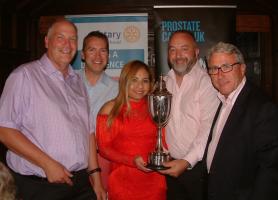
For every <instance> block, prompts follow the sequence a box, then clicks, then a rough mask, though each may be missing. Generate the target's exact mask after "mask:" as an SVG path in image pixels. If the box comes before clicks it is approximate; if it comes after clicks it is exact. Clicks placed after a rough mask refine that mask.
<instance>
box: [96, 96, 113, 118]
mask: <svg viewBox="0 0 278 200" xmlns="http://www.w3.org/2000/svg"><path fill="white" fill-rule="evenodd" d="M114 105H115V100H114V99H113V100H110V101H108V102H106V103H105V104H104V105H103V106H102V107H101V109H100V110H99V114H101V115H109V114H110V112H111V110H112V108H113V106H114Z"/></svg>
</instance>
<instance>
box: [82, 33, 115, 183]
mask: <svg viewBox="0 0 278 200" xmlns="http://www.w3.org/2000/svg"><path fill="white" fill-rule="evenodd" d="M81 57H82V61H83V62H84V63H85V67H84V69H81V70H79V71H78V73H79V74H80V76H81V79H82V80H83V82H84V84H85V87H86V89H87V92H88V95H89V104H90V113H91V116H92V120H93V124H94V129H95V126H96V117H97V114H98V111H99V110H100V108H101V107H102V105H103V104H104V103H105V102H107V101H109V100H111V99H113V98H115V97H116V95H117V93H118V81H116V80H114V79H112V78H111V77H109V76H108V75H107V74H106V73H105V69H106V66H107V63H108V59H109V42H108V38H107V36H106V35H105V34H103V33H101V32H99V31H92V32H90V33H88V35H87V36H86V37H85V38H84V40H83V49H82V53H81ZM99 162H100V166H101V167H102V174H101V175H102V179H103V184H104V185H106V182H107V180H106V177H107V173H108V170H109V169H108V163H107V162H108V161H106V160H104V158H102V157H100V156H99Z"/></svg>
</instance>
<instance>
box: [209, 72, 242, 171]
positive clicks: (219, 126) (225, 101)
mask: <svg viewBox="0 0 278 200" xmlns="http://www.w3.org/2000/svg"><path fill="white" fill-rule="evenodd" d="M245 83H246V78H245V77H244V78H243V80H242V81H241V83H240V84H239V85H238V87H237V88H236V89H235V90H234V91H233V92H231V93H230V94H229V96H228V98H225V97H224V96H223V95H222V94H221V93H218V98H219V99H220V100H221V102H222V107H221V110H220V113H219V116H218V119H217V121H216V123H215V126H214V128H213V133H212V139H211V142H210V144H209V147H208V154H207V169H208V172H209V171H210V166H211V163H212V160H213V157H214V153H215V150H216V147H217V145H218V142H219V138H220V136H221V133H222V131H223V128H224V126H225V124H226V121H227V119H228V117H229V115H230V112H231V110H232V108H233V106H234V103H235V101H236V99H237V97H238V95H239V93H240V91H241V90H242V88H243V86H244V85H245Z"/></svg>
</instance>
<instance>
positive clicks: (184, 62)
mask: <svg viewBox="0 0 278 200" xmlns="http://www.w3.org/2000/svg"><path fill="white" fill-rule="evenodd" d="M198 56H199V48H198V47H197V43H196V41H195V38H194V36H193V35H192V34H191V33H190V32H188V31H177V32H174V33H173V34H172V36H171V37H170V39H169V44H168V63H169V65H170V67H171V70H170V71H169V73H168V76H167V77H166V84H167V89H168V90H169V91H170V92H171V93H172V95H173V100H172V110H171V115H170V118H169V122H168V124H167V126H166V142H167V145H168V148H169V151H170V155H171V156H172V157H173V158H174V160H173V161H170V162H168V163H165V166H167V167H170V169H167V170H162V171H161V173H163V174H168V175H170V176H167V187H168V191H167V198H168V199H171V200H184V199H189V200H201V199H202V198H203V192H202V185H203V184H202V182H201V181H200V177H199V175H201V172H200V171H199V168H198V167H197V166H196V167H194V166H195V165H196V164H197V163H198V162H199V161H201V160H202V156H203V154H204V150H205V145H206V141H207V138H208V135H209V130H210V127H211V124H212V120H213V116H214V114H215V112H216V109H217V106H218V105H219V100H218V99H217V95H216V93H217V92H216V90H215V89H214V88H213V86H212V84H211V81H210V78H209V76H208V74H207V72H206V71H205V69H203V68H202V67H201V66H200V64H199V62H198ZM191 168H192V169H191Z"/></svg>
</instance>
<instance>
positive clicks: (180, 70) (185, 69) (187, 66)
mask: <svg viewBox="0 0 278 200" xmlns="http://www.w3.org/2000/svg"><path fill="white" fill-rule="evenodd" d="M196 62H197V59H196V58H192V59H191V60H188V62H187V63H184V64H176V62H169V63H170V67H171V68H172V69H173V70H174V71H175V73H177V74H179V75H181V76H183V75H185V74H188V73H189V72H190V71H191V69H192V68H193V66H194V65H195V63H196Z"/></svg>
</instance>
